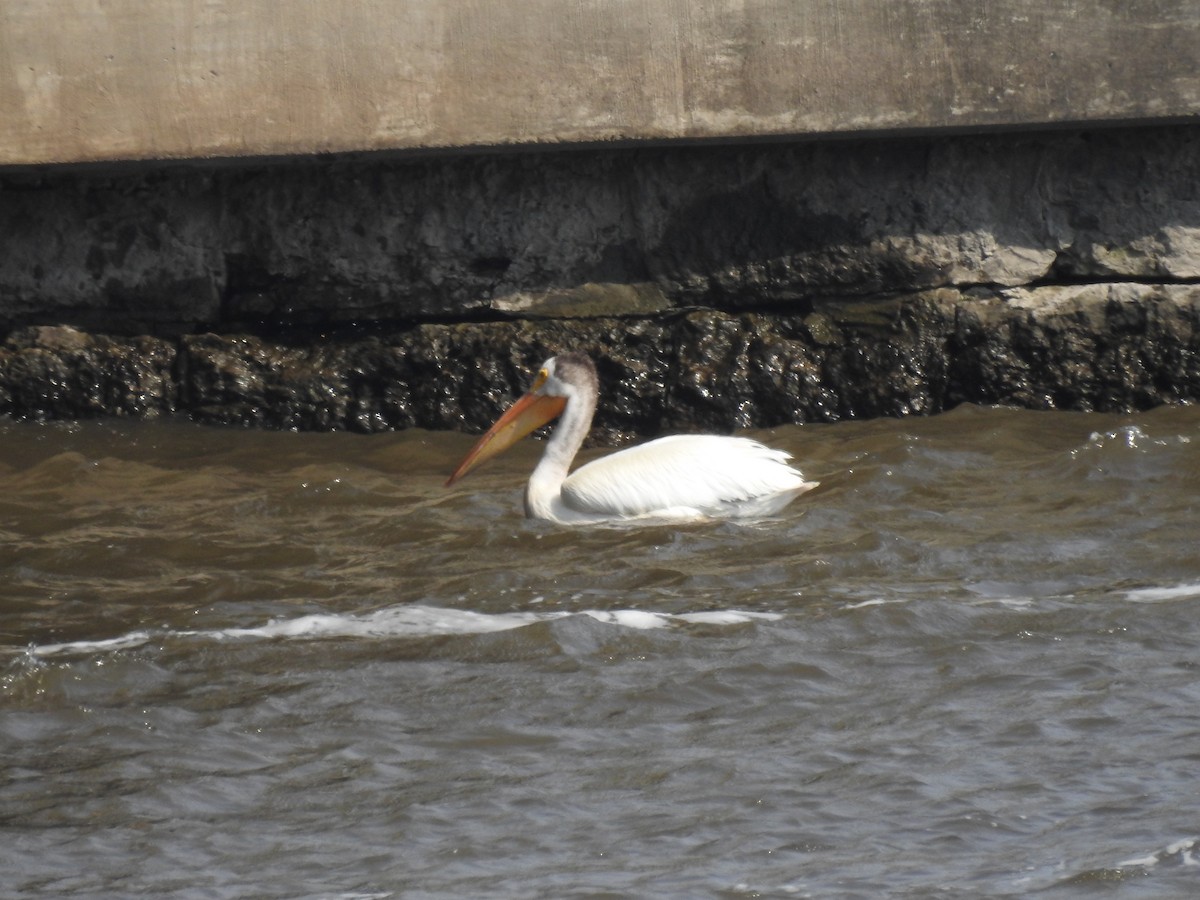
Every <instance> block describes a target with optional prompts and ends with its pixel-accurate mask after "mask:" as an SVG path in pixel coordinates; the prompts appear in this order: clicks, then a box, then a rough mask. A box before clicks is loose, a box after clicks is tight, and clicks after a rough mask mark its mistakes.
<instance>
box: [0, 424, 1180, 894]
mask: <svg viewBox="0 0 1200 900" xmlns="http://www.w3.org/2000/svg"><path fill="white" fill-rule="evenodd" d="M0 434H2V435H3V439H4V441H5V445H6V454H5V460H4V461H3V463H0V535H2V536H3V537H4V540H3V541H2V542H0V574H3V576H4V578H3V585H4V587H3V588H2V589H0V613H3V616H2V619H0V621H2V623H3V624H2V625H0V628H2V629H3V637H2V646H0V666H2V669H0V748H2V749H3V752H4V756H5V763H6V769H5V774H6V778H5V779H4V780H2V781H0V829H3V832H4V833H3V835H0V867H3V869H4V871H5V873H6V878H7V879H8V881H7V883H8V884H9V886H10V887H11V886H12V885H16V887H15V888H14V890H16V891H17V892H18V893H24V894H27V895H29V896H55V897H59V896H61V897H72V896H74V897H96V896H132V895H150V894H153V895H155V896H181V897H182V896H195V895H200V894H204V895H212V896H247V895H254V896H266V897H272V896H276V897H285V896H286V897H296V896H313V897H333V896H350V895H355V894H361V895H379V896H401V895H412V896H472V895H475V896H478V895H488V896H528V895H540V896H569V895H572V894H580V893H587V892H591V893H597V894H602V893H609V894H625V895H632V896H662V895H676V896H711V895H718V896H721V895H734V896H736V895H739V894H745V893H749V892H759V893H764V894H783V893H809V894H811V895H814V896H853V895H860V896H886V895H896V894H909V895H913V896H918V895H920V896H926V895H938V894H941V895H946V896H958V895H962V894H963V893H969V894H970V895H972V896H980V897H988V896H991V897H1002V896H1024V895H1026V894H1029V893H1032V892H1034V891H1042V892H1045V893H1048V894H1049V895H1050V896H1065V895H1071V896H1083V895H1086V894H1088V893H1089V892H1092V891H1094V890H1095V889H1096V887H1097V886H1098V885H1100V884H1102V883H1108V882H1114V881H1115V882H1118V883H1124V884H1127V885H1130V884H1134V883H1136V884H1139V885H1144V886H1145V892H1146V893H1147V894H1150V893H1156V894H1157V895H1160V896H1187V895H1188V892H1189V891H1190V890H1191V888H1192V887H1193V885H1194V878H1195V858H1196V850H1195V841H1196V838H1195V837H1194V836H1193V835H1194V834H1195V824H1196V823H1195V815H1194V809H1193V807H1194V802H1193V801H1192V796H1193V794H1194V782H1195V767H1196V763H1197V761H1198V757H1197V752H1196V749H1195V735H1196V734H1197V733H1198V732H1200V714H1198V713H1197V712H1196V710H1198V709H1200V687H1198V685H1200V679H1197V678H1196V673H1197V666H1198V663H1197V640H1196V637H1195V620H1196V611H1197V602H1200V588H1197V585H1200V558H1198V556H1197V554H1196V552H1195V536H1194V535H1195V528H1194V522H1195V516H1194V510H1195V506H1196V498H1197V496H1200V465H1197V462H1198V461H1200V458H1198V457H1197V456H1196V452H1197V451H1196V448H1197V446H1200V412H1198V411H1196V410H1188V409H1176V410H1161V411H1156V412H1154V413H1148V414H1143V415H1138V416H1131V417H1119V416H1092V415H1067V414H1037V413H1023V412H1014V411H1007V410H991V409H972V408H965V409H962V410H957V411H955V412H953V413H951V414H949V415H945V416H941V417H937V418H935V419H926V420H904V421H878V422H864V423H846V424H841V425H836V426H820V427H804V428H781V429H777V430H775V431H774V432H772V433H770V434H768V435H760V436H765V437H768V438H769V439H770V441H771V442H772V443H773V444H776V445H779V446H782V447H784V448H785V449H787V450H789V451H791V452H792V453H793V454H794V455H795V456H796V458H797V460H798V462H799V463H800V464H801V466H802V468H803V469H804V470H805V472H806V474H808V475H809V476H810V477H813V478H815V479H817V480H820V481H821V482H822V487H821V488H820V489H818V490H817V491H814V492H812V494H810V495H806V497H805V498H804V499H803V500H802V501H801V502H799V503H797V504H795V505H794V507H793V508H791V509H789V510H788V511H787V512H786V513H785V514H784V515H781V516H779V517H778V518H775V519H771V520H766V521H762V522H756V523H740V524H739V523H718V524H712V525H695V524H693V525H686V526H668V525H656V526H652V527H649V528H636V529H630V528H605V529H596V530H592V531H565V530H562V529H557V528H553V527H549V526H546V525H543V524H539V523H530V522H526V521H524V520H523V519H520V518H519V517H518V516H517V515H516V513H517V511H518V510H519V507H520V488H521V483H522V480H523V478H524V476H525V474H526V473H527V471H528V468H529V466H530V464H531V461H532V458H533V456H534V455H535V451H536V448H535V447H533V446H527V447H525V448H520V449H518V450H517V451H516V453H515V455H513V456H511V457H509V458H508V459H503V460H497V461H496V464H495V465H494V466H492V467H490V468H489V469H487V470H484V471H482V472H480V473H478V474H477V475H473V476H472V479H471V480H470V482H468V483H465V484H464V489H463V490H452V491H446V490H445V489H443V488H442V482H443V480H444V478H445V475H446V471H445V469H446V468H447V465H448V463H447V461H450V462H452V461H453V460H455V459H457V458H459V457H461V455H462V453H463V452H464V451H465V449H466V447H467V446H468V445H469V443H470V438H469V437H467V436H463V435H430V434H424V433H416V432H414V433H409V434H397V435H377V436H374V437H369V438H368V437H363V436H355V435H299V434H263V433H258V432H243V431H233V430H230V431H225V430H220V429H200V428H193V427H191V426H187V425H184V424H180V423H157V424H145V423H142V424H138V423H83V424H80V425H77V426H74V427H72V428H60V427H56V426H23V425H14V424H5V425H0ZM514 873H516V874H514Z"/></svg>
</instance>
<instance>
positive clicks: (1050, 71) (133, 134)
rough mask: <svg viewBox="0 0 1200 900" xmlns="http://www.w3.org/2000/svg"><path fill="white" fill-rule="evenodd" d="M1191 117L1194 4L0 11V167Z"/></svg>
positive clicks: (633, 0)
mask: <svg viewBox="0 0 1200 900" xmlns="http://www.w3.org/2000/svg"><path fill="white" fill-rule="evenodd" d="M1198 115H1200V3H1197V2H1196V0H1140V2H1137V3H1130V2H1126V0H1039V2H1030V0H805V2H793V0H709V2H705V3H699V2H689V0H508V2H496V0H407V2H396V0H204V2H199V0H4V2H3V3H0V165H5V164H7V165H23V164H38V163H56V162H81V161H97V160H120V159H160V158H194V157H212V156H232V157H237V156H246V155H274V154H307V153H314V152H326V151H357V150H383V149H415V148H446V147H449V148H461V147H472V146H493V145H510V144H518V145H524V144H559V143H569V142H600V141H645V140H663V139H708V138H721V139H736V138H742V137H746V136H770V135H784V136H786V135H822V134H833V135H847V134H856V133H863V132H872V131H894V130H910V129H912V130H920V129H941V128H955V129H958V128H978V127H994V126H1028V125H1041V124H1053V123H1071V122H1074V123H1081V122H1083V123H1088V122H1091V123H1094V122H1112V121H1125V122H1128V121H1136V120H1145V119H1158V120H1163V119H1180V118H1184V119H1186V118H1190V117H1196V116H1198Z"/></svg>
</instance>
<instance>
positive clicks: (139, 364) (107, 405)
mask: <svg viewBox="0 0 1200 900" xmlns="http://www.w3.org/2000/svg"><path fill="white" fill-rule="evenodd" d="M174 364H175V345H174V344H173V343H171V342H167V341H162V340H159V339H157V338H152V337H133V338H109V337H106V336H103V335H91V334H85V333H84V332H81V331H78V330H76V329H74V328H67V327H33V328H27V329H23V330H20V331H17V332H15V333H13V334H12V335H10V336H9V338H8V340H7V341H6V342H5V343H4V344H3V346H0V414H3V415H7V416H12V417H15V418H23V419H72V418H89V417H93V416H136V417H143V418H148V417H153V416H157V415H161V414H163V413H169V412H173V411H174V410H175V407H176V401H177V390H176V381H175V377H174V374H173V367H174Z"/></svg>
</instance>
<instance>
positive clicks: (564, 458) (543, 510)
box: [525, 390, 596, 519]
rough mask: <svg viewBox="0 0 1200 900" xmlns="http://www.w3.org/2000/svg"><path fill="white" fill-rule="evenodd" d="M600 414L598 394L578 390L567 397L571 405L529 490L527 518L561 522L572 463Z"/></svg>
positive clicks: (530, 483)
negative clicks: (560, 500) (596, 414)
mask: <svg viewBox="0 0 1200 900" xmlns="http://www.w3.org/2000/svg"><path fill="white" fill-rule="evenodd" d="M595 412H596V392H595V390H591V391H587V390H576V391H573V392H572V393H571V394H570V395H568V396H567V405H566V408H565V409H564V410H563V414H562V416H561V417H560V418H559V420H558V425H556V426H555V428H554V431H553V433H551V435H550V440H548V441H546V449H545V450H543V451H542V458H541V460H539V461H538V464H537V467H536V468H535V469H534V470H533V474H532V475H530V476H529V485H528V486H527V487H526V489H525V515H526V516H528V517H529V518H531V519H558V518H560V516H559V515H558V514H556V509H557V507H558V506H559V505H560V502H559V498H560V497H561V495H562V485H563V482H564V481H566V479H567V473H568V472H569V471H570V469H571V461H572V460H573V459H575V454H576V453H578V452H579V448H580V447H581V446H583V439H584V438H585V437H587V433H588V429H589V428H591V427H592V416H593V415H594V414H595Z"/></svg>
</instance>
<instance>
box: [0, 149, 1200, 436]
mask: <svg viewBox="0 0 1200 900" xmlns="http://www.w3.org/2000/svg"><path fill="white" fill-rule="evenodd" d="M0 235H2V236H3V237H2V238H0V239H2V240H3V253H2V254H0V329H2V330H3V333H4V334H5V335H7V337H6V340H5V342H4V344H3V348H2V349H0V413H3V414H6V415H9V416H14V417H29V418H47V417H75V416H84V415H135V416H149V415H160V414H165V413H173V412H182V413H186V414H188V415H191V416H193V417H195V418H198V419H200V420H203V421H210V422H225V423H239V424H255V425H267V426H272V427H289V428H353V429H360V430H367V431H371V430H378V429H382V428H393V427H408V426H422V427H430V428H456V427H463V426H464V425H465V426H466V427H470V428H479V427H482V426H483V425H484V424H486V421H487V420H488V419H489V417H490V416H492V415H493V414H494V413H495V412H496V411H497V410H498V409H499V407H500V406H502V405H503V403H504V402H505V401H507V400H508V399H510V398H511V397H512V395H513V394H514V393H515V392H517V391H518V390H519V389H520V388H521V386H522V385H523V384H524V381H525V379H526V377H527V374H528V369H529V368H531V367H532V366H534V365H536V364H537V363H538V362H540V360H541V359H542V358H543V357H544V356H545V355H547V354H548V353H549V352H550V351H553V350H558V349H563V348H566V347H580V348H583V349H588V350H590V351H592V352H593V353H595V354H597V355H598V356H599V357H601V359H602V363H601V374H602V377H603V378H604V381H605V387H606V391H607V394H606V397H605V400H604V405H603V406H602V409H601V412H600V416H599V424H600V426H601V429H600V430H601V434H602V437H603V436H607V437H608V438H611V439H617V438H620V437H622V436H625V435H628V434H635V433H636V434H648V433H653V432H657V431H659V430H663V429H668V428H670V429H681V428H692V427H704V428H716V429H727V428H731V427H736V426H749V425H768V424H777V423H782V422H794V421H810V420H832V419H838V418H843V417H850V416H868V415H902V414H907V413H926V412H936V411H938V410H941V409H945V408H947V407H949V406H952V405H954V404H956V403H961V402H964V401H969V402H981V403H992V402H998V403H1015V404H1020V405H1027V406H1034V407H1038V408H1072V409H1106V410H1115V409H1129V408H1139V407H1146V406H1151V405H1154V404H1157V403H1162V402H1180V401H1192V400H1196V399H1200V363H1198V362H1197V360H1198V359H1200V318H1198V315H1200V314H1198V308H1200V306H1198V304H1200V126H1197V125H1180V126H1171V127H1158V128H1137V129H1127V130H1098V131H1089V132H1082V131H1076V132H1061V133H1057V132H1044V133H1037V134H1031V133H1024V134H1007V135H1000V134H992V135H978V136H960V137H926V138H912V139H904V140H901V139H886V140H874V141H863V140H860V141H854V142H826V143H805V144H758V145H743V146H736V147H734V146H707V147H699V146H691V147H663V148H657V149H651V148H639V149H626V150H617V149H609V150H577V151H572V152H561V153H523V154H521V153H514V154H508V155H501V154H495V155H477V156H460V157H427V158H423V159H415V160H414V159H388V158H381V157H359V158H335V159H325V160H306V161H293V162H291V163H282V162H280V163H272V164H257V165H253V166H244V165H237V166H234V165H222V166H209V167H199V166H172V167H162V166H159V167H155V168H141V167H127V168H124V169H80V170H62V169H46V170H20V171H10V172H8V173H5V174H3V175H0Z"/></svg>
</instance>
